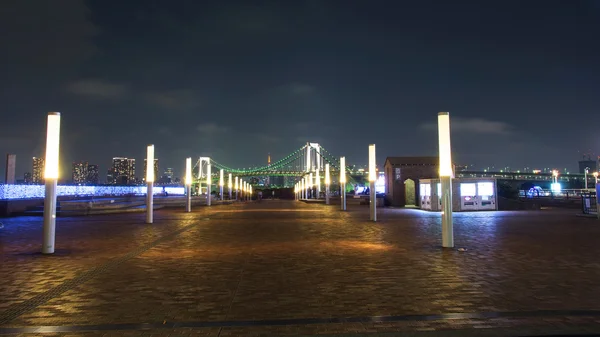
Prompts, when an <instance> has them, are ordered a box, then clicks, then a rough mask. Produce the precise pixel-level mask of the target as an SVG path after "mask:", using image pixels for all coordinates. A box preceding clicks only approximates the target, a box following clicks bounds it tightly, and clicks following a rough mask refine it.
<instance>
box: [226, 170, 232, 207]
mask: <svg viewBox="0 0 600 337" xmlns="http://www.w3.org/2000/svg"><path fill="white" fill-rule="evenodd" d="M227 187H229V200H231V189H232V188H233V182H232V181H231V173H229V179H228V180H227Z"/></svg>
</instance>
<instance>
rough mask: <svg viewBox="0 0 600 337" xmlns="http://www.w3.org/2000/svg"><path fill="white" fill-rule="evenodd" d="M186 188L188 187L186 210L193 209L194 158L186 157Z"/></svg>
mask: <svg viewBox="0 0 600 337" xmlns="http://www.w3.org/2000/svg"><path fill="white" fill-rule="evenodd" d="M185 189H186V194H187V198H186V203H185V211H186V212H191V211H192V158H186V159H185Z"/></svg>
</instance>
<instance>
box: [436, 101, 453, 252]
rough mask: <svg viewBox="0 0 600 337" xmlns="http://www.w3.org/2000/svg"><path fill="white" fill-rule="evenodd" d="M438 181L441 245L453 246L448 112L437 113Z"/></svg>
mask: <svg viewBox="0 0 600 337" xmlns="http://www.w3.org/2000/svg"><path fill="white" fill-rule="evenodd" d="M438 138H439V152H440V153H439V155H440V183H441V189H442V246H443V247H445V248H452V247H454V224H453V222H452V221H453V220H452V150H451V147H450V114H449V113H448V112H440V113H438Z"/></svg>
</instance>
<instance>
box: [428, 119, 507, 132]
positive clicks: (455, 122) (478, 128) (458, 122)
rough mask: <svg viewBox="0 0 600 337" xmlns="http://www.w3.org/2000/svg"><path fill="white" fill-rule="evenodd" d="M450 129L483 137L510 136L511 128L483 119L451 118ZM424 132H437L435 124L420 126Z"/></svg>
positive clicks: (504, 123) (501, 123)
mask: <svg viewBox="0 0 600 337" xmlns="http://www.w3.org/2000/svg"><path fill="white" fill-rule="evenodd" d="M450 127H451V130H452V132H453V133H469V134H483V135H486V134H487V135H505V136H508V135H511V134H512V133H513V129H514V128H513V127H512V126H511V125H510V124H508V123H506V122H500V121H494V120H488V119H484V118H460V117H458V118H457V117H453V118H452V119H451V123H450ZM421 128H423V129H425V130H437V124H435V123H425V124H422V125H421Z"/></svg>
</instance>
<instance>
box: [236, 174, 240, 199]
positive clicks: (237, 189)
mask: <svg viewBox="0 0 600 337" xmlns="http://www.w3.org/2000/svg"><path fill="white" fill-rule="evenodd" d="M238 180H239V179H238V177H235V200H236V201H237V200H238V191H239V189H240V185H239V182H238Z"/></svg>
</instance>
